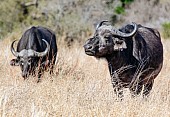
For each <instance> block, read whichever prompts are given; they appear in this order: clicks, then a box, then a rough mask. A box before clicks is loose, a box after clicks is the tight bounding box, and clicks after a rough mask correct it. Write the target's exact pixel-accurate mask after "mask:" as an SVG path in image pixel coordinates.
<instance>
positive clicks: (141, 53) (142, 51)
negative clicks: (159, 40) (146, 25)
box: [132, 35, 147, 61]
mask: <svg viewBox="0 0 170 117" xmlns="http://www.w3.org/2000/svg"><path fill="white" fill-rule="evenodd" d="M132 40H133V56H134V57H135V58H136V59H137V60H138V61H142V60H144V59H147V47H146V42H145V41H144V40H143V38H142V37H140V36H139V35H136V36H134V37H133V39H132Z"/></svg>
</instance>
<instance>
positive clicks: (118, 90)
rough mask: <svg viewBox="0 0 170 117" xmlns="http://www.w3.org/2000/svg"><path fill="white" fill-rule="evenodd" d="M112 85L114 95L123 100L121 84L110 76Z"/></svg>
mask: <svg viewBox="0 0 170 117" xmlns="http://www.w3.org/2000/svg"><path fill="white" fill-rule="evenodd" d="M111 81H112V85H113V88H114V93H115V94H116V96H117V97H118V98H119V99H121V100H122V99H123V86H122V83H121V82H120V81H119V80H118V78H117V77H114V76H112V79H111Z"/></svg>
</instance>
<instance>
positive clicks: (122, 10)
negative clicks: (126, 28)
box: [115, 6, 125, 14]
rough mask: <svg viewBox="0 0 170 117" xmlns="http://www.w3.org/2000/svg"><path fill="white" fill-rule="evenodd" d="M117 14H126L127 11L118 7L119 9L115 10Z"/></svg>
mask: <svg viewBox="0 0 170 117" xmlns="http://www.w3.org/2000/svg"><path fill="white" fill-rule="evenodd" d="M115 13H117V14H123V13H125V9H124V8H123V7H122V6H117V7H116V8H115Z"/></svg>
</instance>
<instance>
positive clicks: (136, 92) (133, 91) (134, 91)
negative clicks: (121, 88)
mask: <svg viewBox="0 0 170 117" xmlns="http://www.w3.org/2000/svg"><path fill="white" fill-rule="evenodd" d="M142 88H143V85H142V83H139V84H136V85H135V86H133V87H132V88H130V93H131V95H132V97H135V96H137V95H139V94H140V93H141V91H142Z"/></svg>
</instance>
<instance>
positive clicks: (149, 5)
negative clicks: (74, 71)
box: [0, 0, 170, 42]
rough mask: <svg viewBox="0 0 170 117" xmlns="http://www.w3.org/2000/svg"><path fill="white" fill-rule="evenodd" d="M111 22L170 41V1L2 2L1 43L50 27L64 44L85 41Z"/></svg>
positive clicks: (13, 0)
mask: <svg viewBox="0 0 170 117" xmlns="http://www.w3.org/2000/svg"><path fill="white" fill-rule="evenodd" d="M101 20H110V21H111V23H112V24H113V25H115V26H116V27H120V26H123V25H125V24H127V23H130V22H136V23H140V24H142V25H145V26H149V27H153V28H156V29H158V30H159V31H160V32H161V33H162V35H163V37H164V38H170V1H169V0H1V4H0V39H4V38H5V37H7V36H9V35H11V34H13V33H20V34H22V33H23V32H24V31H25V30H26V29H28V28H29V27H31V26H33V25H35V26H37V25H41V26H45V27H49V28H50V29H52V30H53V31H55V32H56V35H57V36H58V37H64V38H62V39H63V40H64V41H67V42H72V41H74V40H78V41H82V40H83V41H84V40H86V39H85V37H89V36H91V34H92V33H93V32H94V27H95V25H96V24H97V23H98V22H100V21H101Z"/></svg>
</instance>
